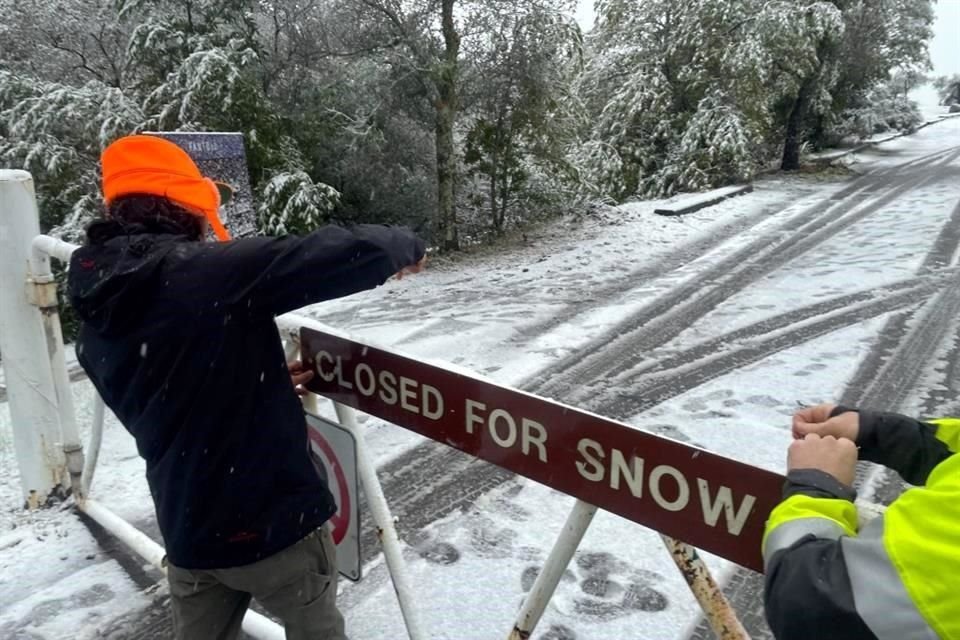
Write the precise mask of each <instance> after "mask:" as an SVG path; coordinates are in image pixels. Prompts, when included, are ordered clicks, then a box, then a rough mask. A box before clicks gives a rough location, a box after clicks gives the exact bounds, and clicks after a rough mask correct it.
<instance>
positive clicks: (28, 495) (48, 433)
mask: <svg viewBox="0 0 960 640" xmlns="http://www.w3.org/2000/svg"><path fill="white" fill-rule="evenodd" d="M39 233H40V222H39V216H38V213H37V202H36V197H35V195H34V190H33V178H32V177H31V176H30V174H29V173H27V172H26V171H11V170H0V354H2V357H3V369H4V373H5V375H6V384H7V397H8V402H9V403H10V415H11V418H12V419H13V442H14V448H15V450H16V455H17V465H18V467H19V470H20V483H21V487H22V491H23V498H24V501H25V503H26V506H27V507H29V508H36V507H40V506H43V505H44V504H46V503H47V500H48V499H49V498H51V497H62V496H63V495H64V489H65V487H64V486H63V485H64V483H65V482H66V480H67V472H66V464H65V458H64V455H63V451H62V450H61V448H60V446H59V445H60V443H61V441H62V437H61V434H60V411H59V406H58V402H57V392H56V390H55V388H54V380H53V372H52V371H51V368H50V361H49V360H48V357H47V340H46V336H45V335H44V325H43V321H42V319H41V313H40V310H39V309H38V308H37V307H35V306H33V305H31V304H30V303H29V302H28V300H27V279H28V277H29V264H30V257H31V256H30V251H31V242H32V240H33V238H34V237H36V236H37V235H39Z"/></svg>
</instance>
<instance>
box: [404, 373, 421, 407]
mask: <svg viewBox="0 0 960 640" xmlns="http://www.w3.org/2000/svg"><path fill="white" fill-rule="evenodd" d="M416 399H417V381H416V380H411V379H410V378H407V377H406V376H400V408H401V409H405V410H407V411H409V412H410V413H420V409H418V408H417V405H415V404H410V401H411V400H416Z"/></svg>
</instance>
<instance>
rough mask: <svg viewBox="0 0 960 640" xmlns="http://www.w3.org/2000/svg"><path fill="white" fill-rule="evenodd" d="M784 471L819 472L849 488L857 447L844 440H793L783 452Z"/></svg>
mask: <svg viewBox="0 0 960 640" xmlns="http://www.w3.org/2000/svg"><path fill="white" fill-rule="evenodd" d="M787 469H788V470H789V471H794V470H796V469H819V470H820V471H823V472H825V473H829V474H830V475H831V476H833V477H834V478H836V479H837V480H839V481H840V482H842V483H843V484H845V485H847V486H852V485H853V478H854V475H855V474H856V469H857V445H855V444H853V441H852V440H848V439H846V438H839V439H838V438H835V437H834V436H831V435H828V436H824V437H822V438H821V437H820V436H819V435H817V434H815V433H808V434H807V435H806V436H804V438H803V439H802V440H794V441H793V443H791V444H790V449H789V450H788V452H787Z"/></svg>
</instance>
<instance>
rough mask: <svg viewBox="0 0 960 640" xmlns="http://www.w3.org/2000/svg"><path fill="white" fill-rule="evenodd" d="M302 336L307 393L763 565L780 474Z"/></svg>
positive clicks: (325, 337)
mask: <svg viewBox="0 0 960 640" xmlns="http://www.w3.org/2000/svg"><path fill="white" fill-rule="evenodd" d="M300 337H301V345H302V351H303V353H302V356H301V357H302V360H303V362H304V364H305V365H306V366H307V367H309V368H310V369H312V370H313V371H315V372H316V374H317V375H316V376H314V378H313V380H312V381H311V382H310V383H309V385H308V387H309V389H310V390H311V391H313V392H315V393H318V394H321V395H324V396H327V397H329V398H331V399H332V400H334V401H336V402H339V403H342V404H345V405H349V406H352V407H354V408H356V409H359V410H361V411H364V412H366V413H369V414H371V415H375V416H377V417H380V418H383V419H384V420H388V421H389V422H392V423H394V424H396V425H399V426H402V427H405V428H407V429H410V430H412V431H415V432H417V433H419V434H421V435H424V436H426V437H428V438H432V439H434V440H436V441H438V442H441V443H443V444H446V445H449V446H451V447H455V448H457V449H460V450H461V451H464V452H466V453H468V454H470V455H472V456H475V457H477V458H481V459H483V460H486V461H488V462H492V463H494V464H496V465H499V466H501V467H503V468H505V469H509V470H510V471H513V472H515V473H518V474H520V475H523V476H526V477H528V478H530V479H532V480H536V481H537V482H540V483H543V484H545V485H547V486H550V487H552V488H554V489H557V490H558V491H562V492H564V493H566V494H569V495H571V496H574V497H576V498H579V499H581V500H584V501H586V502H588V503H590V504H593V505H596V506H598V507H600V508H601V509H605V510H607V511H611V512H613V513H616V514H618V515H620V516H622V517H624V518H627V519H629V520H632V521H634V522H636V523H638V524H641V525H644V526H646V527H650V528H651V529H655V530H657V531H659V532H661V533H664V534H666V535H668V536H671V537H674V538H677V539H679V540H682V541H684V542H687V543H689V544H692V545H694V546H696V547H699V548H700V549H704V550H706V551H709V552H711V553H714V554H716V555H718V556H721V557H724V558H727V559H729V560H732V561H733V562H736V563H738V564H740V565H743V566H745V567H749V568H751V569H754V570H756V571H762V570H763V561H762V558H761V554H760V543H761V539H762V537H763V528H764V522H765V521H766V519H767V516H768V515H769V513H770V511H771V510H772V509H773V507H774V506H776V504H777V503H778V502H779V501H780V490H781V487H782V486H783V477H782V476H780V475H777V474H775V473H772V472H770V471H766V470H764V469H759V468H757V467H753V466H750V465H747V464H743V463H740V462H737V461H735V460H731V459H729V458H725V457H722V456H718V455H716V454H713V453H710V452H709V451H705V450H703V449H699V448H697V447H692V446H689V445H686V444H683V443H681V442H677V441H674V440H670V439H669V438H663V437H661V436H657V435H655V434H651V433H647V432H644V431H640V430H638V429H636V428H633V427H630V426H629V425H626V424H623V423H619V422H615V421H613V420H608V419H605V418H602V417H600V416H597V415H594V414H591V413H587V412H585V411H580V410H578V409H574V408H572V407H567V406H564V405H562V404H560V403H557V402H553V401H550V400H545V399H543V398H539V397H537V396H533V395H530V394H528V393H524V392H522V391H518V390H516V389H511V388H508V387H502V386H499V385H497V384H494V383H491V382H489V381H485V380H482V379H479V378H473V377H470V376H468V375H464V374H462V373H456V372H453V371H450V370H447V369H444V368H442V367H437V366H433V365H429V364H424V363H422V362H418V361H417V360H414V359H412V358H407V357H404V356H401V355H399V354H396V353H392V352H389V351H384V350H380V349H375V348H373V347H370V346H367V345H364V344H361V343H358V342H354V341H351V340H347V339H344V338H341V337H337V336H333V335H330V334H326V333H322V332H319V331H313V330H310V329H306V328H304V329H301V336H300Z"/></svg>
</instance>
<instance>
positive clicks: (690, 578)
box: [660, 535, 750, 640]
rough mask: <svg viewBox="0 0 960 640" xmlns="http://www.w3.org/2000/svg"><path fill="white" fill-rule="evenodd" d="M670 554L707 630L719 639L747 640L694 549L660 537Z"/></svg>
mask: <svg viewBox="0 0 960 640" xmlns="http://www.w3.org/2000/svg"><path fill="white" fill-rule="evenodd" d="M660 537H661V538H662V539H663V543H664V544H665V545H666V546H667V551H669V552H670V557H671V558H673V561H674V562H675V563H676V565H677V568H678V569H679V570H680V574H681V575H682V576H683V579H684V580H686V581H687V584H688V585H689V586H690V591H692V592H693V596H694V597H695V598H696V599H697V602H698V603H699V604H700V608H701V609H703V613H704V615H705V616H706V618H707V622H709V623H710V628H711V629H713V632H714V633H715V634H716V635H717V638H718V639H719V640H750V636H749V635H748V634H747V630H746V629H744V628H743V625H742V624H741V623H740V620H739V619H738V618H737V613H736V611H734V610H733V607H731V606H730V602H729V601H728V600H727V598H726V596H724V595H723V591H722V590H721V589H720V586H719V585H718V584H717V582H716V580H714V579H713V576H712V575H710V570H709V569H708V568H707V565H706V564H704V562H703V560H702V559H701V558H700V554H698V553H697V550H696V549H694V548H693V547H691V546H690V545H688V544H686V543H684V542H680V541H679V540H674V539H673V538H670V537H667V536H663V535H662V536H660Z"/></svg>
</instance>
